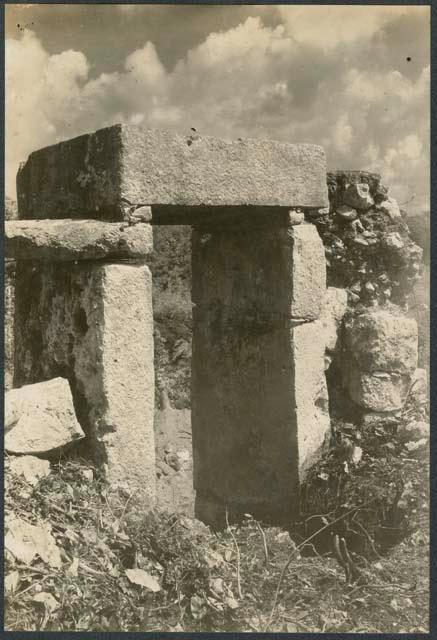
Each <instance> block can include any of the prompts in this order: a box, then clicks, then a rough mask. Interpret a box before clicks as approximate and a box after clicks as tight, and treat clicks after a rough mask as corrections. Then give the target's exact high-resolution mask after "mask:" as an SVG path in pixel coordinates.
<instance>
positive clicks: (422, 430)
mask: <svg viewBox="0 0 437 640" xmlns="http://www.w3.org/2000/svg"><path fill="white" fill-rule="evenodd" d="M397 436H398V439H399V440H400V441H401V442H414V441H417V440H421V439H422V438H426V439H429V422H425V421H424V420H414V421H413V422H409V423H407V424H404V423H402V424H400V425H399V427H398V430H397Z"/></svg>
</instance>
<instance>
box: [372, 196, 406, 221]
mask: <svg viewBox="0 0 437 640" xmlns="http://www.w3.org/2000/svg"><path fill="white" fill-rule="evenodd" d="M377 209H378V210H379V211H382V212H383V213H386V214H387V215H388V216H390V218H391V219H392V220H398V219H399V218H402V216H401V210H400V209H399V205H398V203H397V201H396V200H395V199H394V198H387V199H386V200H383V201H382V202H380V203H379V204H378V205H377Z"/></svg>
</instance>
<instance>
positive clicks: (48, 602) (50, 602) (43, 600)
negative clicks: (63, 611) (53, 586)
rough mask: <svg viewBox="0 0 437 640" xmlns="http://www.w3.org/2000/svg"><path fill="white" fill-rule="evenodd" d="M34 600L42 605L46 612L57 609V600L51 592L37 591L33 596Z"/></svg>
mask: <svg viewBox="0 0 437 640" xmlns="http://www.w3.org/2000/svg"><path fill="white" fill-rule="evenodd" d="M33 601H34V602H38V603H40V604H43V605H44V608H45V610H46V611H47V613H52V611H56V609H59V607H60V605H59V602H58V601H57V600H56V598H54V597H53V596H52V594H51V593H48V592H47V591H41V593H37V594H36V596H34V597H33Z"/></svg>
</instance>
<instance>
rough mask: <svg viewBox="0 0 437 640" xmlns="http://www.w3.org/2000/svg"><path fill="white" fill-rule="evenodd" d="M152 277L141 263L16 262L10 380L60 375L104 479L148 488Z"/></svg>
mask: <svg viewBox="0 0 437 640" xmlns="http://www.w3.org/2000/svg"><path fill="white" fill-rule="evenodd" d="M151 286H152V283H151V276H150V272H149V270H148V268H147V267H146V266H143V265H127V264H123V265H122V264H92V263H79V264H77V265H76V264H74V263H73V264H70V263H69V264H62V263H57V264H41V263H32V262H26V263H23V262H19V263H18V265H17V280H16V287H17V294H16V306H17V315H16V329H17V330H16V343H17V344H16V359H15V367H16V369H15V382H16V384H24V383H28V382H34V381H36V380H41V379H45V378H49V377H51V376H53V375H60V374H61V373H62V375H64V376H65V377H68V379H69V380H70V383H71V387H72V391H73V399H74V404H75V409H76V414H77V416H78V419H79V422H80V423H81V425H82V427H83V428H84V430H85V432H86V434H87V436H88V441H89V447H90V448H93V449H94V451H95V453H96V454H97V456H98V457H99V456H100V459H101V461H103V462H106V463H107V465H108V475H109V479H110V480H111V481H112V482H114V483H117V482H123V483H124V484H127V485H129V486H130V488H132V489H135V490H138V491H139V492H143V493H144V494H146V495H147V496H148V497H149V498H153V497H154V491H155V484H154V483H155V459H154V437H153V403H154V370H153V325H152V323H153V319H152V299H151V296H152V290H151Z"/></svg>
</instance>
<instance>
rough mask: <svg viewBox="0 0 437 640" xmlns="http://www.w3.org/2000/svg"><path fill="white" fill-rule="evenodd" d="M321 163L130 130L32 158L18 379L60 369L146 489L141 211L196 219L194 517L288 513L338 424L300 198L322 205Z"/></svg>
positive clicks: (125, 470)
mask: <svg viewBox="0 0 437 640" xmlns="http://www.w3.org/2000/svg"><path fill="white" fill-rule="evenodd" d="M325 176H326V166H325V157H324V153H323V150H322V149H321V148H320V147H316V146H313V145H290V144H282V143H279V142H272V141H255V140H238V141H226V140H218V139H214V138H202V137H200V136H197V137H195V138H193V137H192V136H179V135H174V134H171V133H169V132H162V131H150V130H145V129H139V128H136V127H130V126H122V125H120V126H115V127H110V128H107V129H103V130H100V131H97V132H95V133H94V134H90V135H86V136H81V137H79V138H75V139H74V140H70V141H67V142H64V143H60V144H58V145H55V146H52V147H48V148H46V149H42V150H39V151H37V152H35V153H33V154H31V156H30V157H29V159H28V161H27V162H26V163H25V164H24V165H23V166H22V167H21V169H20V171H19V174H18V178H17V185H18V206H19V214H20V218H22V219H26V222H24V221H23V222H21V223H20V224H19V225H16V226H14V227H10V228H9V231H8V240H7V247H8V250H9V251H10V252H11V254H14V257H18V258H19V262H18V271H17V312H16V334H17V345H16V359H15V364H16V373H15V382H16V384H26V383H29V382H36V381H39V380H41V379H47V378H49V377H54V376H58V375H62V376H64V377H67V378H68V379H69V381H70V384H71V386H72V389H73V396H74V401H75V407H76V412H77V414H78V417H79V420H80V422H81V423H82V425H83V426H84V428H85V431H86V432H87V433H88V435H89V440H90V441H94V442H95V443H96V444H97V445H98V447H97V448H99V450H100V455H101V458H102V459H103V460H105V461H106V463H107V465H108V474H109V477H110V478H112V479H113V480H116V481H117V482H120V481H126V482H127V483H128V484H130V485H131V486H132V487H135V488H137V489H139V490H145V491H146V493H148V494H149V496H151V497H152V496H153V491H154V489H153V479H152V478H154V472H155V470H154V454H153V395H154V393H153V385H154V376H153V345H152V335H153V333H152V331H153V330H152V309H151V282H150V274H149V271H148V269H147V267H146V266H145V265H144V264H143V262H144V259H145V256H146V255H147V253H148V251H149V249H150V236H149V228H148V226H147V224H146V223H148V222H150V221H151V220H152V221H153V223H154V224H166V223H176V224H189V225H193V226H194V230H193V303H194V306H195V308H194V316H193V320H194V323H193V324H194V328H193V343H194V344H193V384H192V405H193V416H192V420H193V449H194V476H195V487H196V490H197V492H198V496H197V513H198V515H199V516H200V517H201V518H202V519H203V520H205V521H208V522H213V521H215V520H216V516H217V515H218V516H219V518H223V516H224V514H225V511H226V509H228V508H229V510H236V511H237V512H238V513H241V512H244V511H250V512H253V513H263V514H265V515H267V516H271V517H273V518H275V519H276V520H277V519H285V518H287V517H288V515H289V514H290V511H291V510H292V509H295V508H296V505H297V501H298V494H299V482H300V478H301V477H302V475H303V474H304V473H305V469H306V468H307V467H308V465H309V464H310V463H311V461H312V460H313V459H314V458H316V457H317V455H318V454H319V452H320V449H321V447H322V446H323V441H324V439H325V437H326V435H327V433H328V430H329V414H328V406H327V405H328V398H327V390H326V381H325V376H324V367H325V357H324V356H325V334H324V332H323V330H322V329H323V325H322V324H321V320H320V317H321V310H322V308H323V305H324V298H325V293H326V274H325V258H324V251H323V245H322V241H321V240H320V238H319V236H318V234H317V230H316V228H315V227H314V226H312V225H309V224H301V223H302V221H303V215H302V212H301V211H300V212H299V211H296V210H293V211H291V207H300V208H301V209H303V210H309V209H312V208H317V207H323V206H326V204H327V188H326V182H325ZM64 218H68V220H65V219H64ZM84 218H87V219H88V220H87V221H84ZM39 219H41V220H40V221H38V222H37V221H36V220H39ZM53 219H60V220H55V221H54V222H53V223H50V220H53ZM91 219H94V221H93V220H91ZM29 220H35V222H33V223H31V222H29ZM97 220H98V221H99V222H96V221H97ZM126 260H127V261H128V262H127V263H126ZM29 291H31V295H30V296H29V295H28V292H29Z"/></svg>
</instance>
